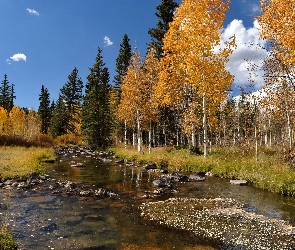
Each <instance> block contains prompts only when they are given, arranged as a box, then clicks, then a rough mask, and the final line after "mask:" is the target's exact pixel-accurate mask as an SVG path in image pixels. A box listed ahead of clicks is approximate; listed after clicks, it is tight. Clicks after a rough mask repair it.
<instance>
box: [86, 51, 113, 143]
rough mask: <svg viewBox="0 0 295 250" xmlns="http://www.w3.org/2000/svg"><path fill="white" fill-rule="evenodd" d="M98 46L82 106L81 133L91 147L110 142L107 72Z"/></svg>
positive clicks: (110, 126) (110, 125)
mask: <svg viewBox="0 0 295 250" xmlns="http://www.w3.org/2000/svg"><path fill="white" fill-rule="evenodd" d="M101 53H102V50H101V49H100V48H98V53H97V56H96V59H95V64H94V65H93V67H92V68H90V69H89V70H90V74H89V75H88V76H87V80H88V81H87V83H86V90H85V96H84V102H83V106H82V127H81V129H82V134H83V135H84V136H85V137H86V139H87V141H88V144H89V146H91V147H102V148H104V147H106V146H107V145H108V144H109V142H110V136H111V130H112V129H111V128H112V124H111V119H110V116H111V114H110V100H109V91H110V85H109V72H108V69H107V68H106V67H105V64H104V62H103V58H102V55H101Z"/></svg>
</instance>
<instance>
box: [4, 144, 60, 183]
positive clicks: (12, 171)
mask: <svg viewBox="0 0 295 250" xmlns="http://www.w3.org/2000/svg"><path fill="white" fill-rule="evenodd" d="M53 158H54V152H53V149H49V148H35V147H31V148H26V147H0V175H1V179H2V180H5V179H9V178H14V177H16V176H18V177H19V178H20V179H25V178H27V177H28V175H29V173H30V172H32V171H36V172H42V171H43V170H44V169H43V165H44V164H43V163H42V161H44V160H50V159H53Z"/></svg>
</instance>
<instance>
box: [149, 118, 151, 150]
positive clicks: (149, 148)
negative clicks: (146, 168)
mask: <svg viewBox="0 0 295 250" xmlns="http://www.w3.org/2000/svg"><path fill="white" fill-rule="evenodd" d="M151 151H152V121H151V120H150V130H149V154H150V153H151Z"/></svg>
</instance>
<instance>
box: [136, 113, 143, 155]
mask: <svg viewBox="0 0 295 250" xmlns="http://www.w3.org/2000/svg"><path fill="white" fill-rule="evenodd" d="M136 116H137V118H136V120H137V151H138V152H139V153H141V151H142V150H141V148H142V145H141V128H140V119H139V110H136Z"/></svg>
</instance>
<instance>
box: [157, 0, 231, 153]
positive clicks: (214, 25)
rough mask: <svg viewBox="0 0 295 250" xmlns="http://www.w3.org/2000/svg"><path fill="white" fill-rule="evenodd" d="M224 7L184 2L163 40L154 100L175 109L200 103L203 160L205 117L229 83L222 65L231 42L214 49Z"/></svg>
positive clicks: (211, 113)
mask: <svg viewBox="0 0 295 250" xmlns="http://www.w3.org/2000/svg"><path fill="white" fill-rule="evenodd" d="M228 5H229V1H222V0H215V1H207V0H200V1H194V0H184V1H183V2H182V4H181V5H180V6H179V7H178V8H177V10H176V13H175V16H174V19H173V21H172V22H171V23H170V28H169V30H168V32H167V33H166V35H165V37H164V39H163V41H164V47H163V58H162V60H161V65H162V70H161V72H160V74H159V84H158V87H157V90H158V97H159V98H160V99H161V100H162V104H167V105H176V106H177V107H187V106H190V107H191V106H193V105H194V104H195V103H197V102H200V100H202V103H201V105H202V110H203V138H204V156H205V157H206V156H207V154H208V152H207V141H208V138H207V117H209V119H210V117H212V116H214V115H215V113H216V109H217V107H218V106H219V105H220V103H221V102H222V101H224V100H225V99H226V92H225V91H226V90H229V89H230V88H231V83H232V81H233V76H232V75H231V74H230V73H229V72H228V70H227V69H226V63H227V62H228V57H229V55H230V54H231V53H232V51H233V46H234V39H232V40H231V41H229V42H228V43H227V44H226V46H225V47H224V48H219V49H216V48H217V46H218V45H219V44H220V37H221V33H220V30H221V29H222V28H223V21H224V19H225V13H226V12H227V11H228V10H229V6H228ZM186 125H187V124H186Z"/></svg>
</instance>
